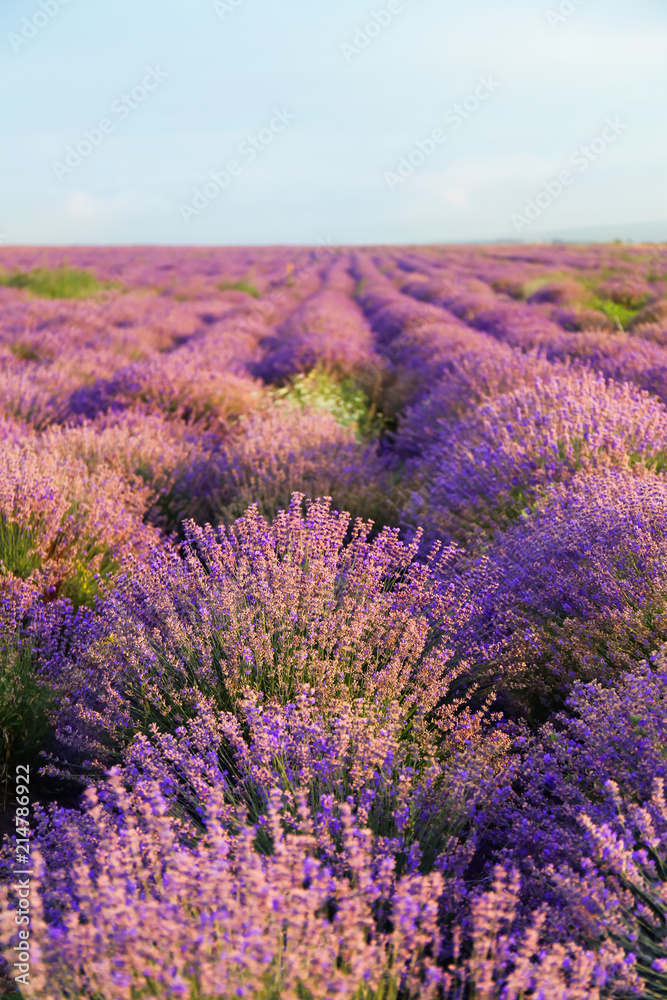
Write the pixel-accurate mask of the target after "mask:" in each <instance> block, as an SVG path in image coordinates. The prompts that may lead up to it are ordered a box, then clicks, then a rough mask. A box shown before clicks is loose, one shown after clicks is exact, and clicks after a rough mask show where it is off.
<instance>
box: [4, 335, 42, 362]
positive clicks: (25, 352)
mask: <svg viewBox="0 0 667 1000" xmlns="http://www.w3.org/2000/svg"><path fill="white" fill-rule="evenodd" d="M9 350H10V351H11V352H12V354H13V355H14V357H16V358H18V359H19V361H39V354H38V353H37V351H36V350H35V348H34V347H31V346H30V344H26V343H25V342H24V341H21V340H19V341H17V342H16V343H15V344H10V345H9Z"/></svg>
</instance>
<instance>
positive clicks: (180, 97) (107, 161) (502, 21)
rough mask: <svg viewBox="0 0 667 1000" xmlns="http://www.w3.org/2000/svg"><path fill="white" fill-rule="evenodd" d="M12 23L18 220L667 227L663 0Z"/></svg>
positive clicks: (168, 0) (464, 234)
mask: <svg viewBox="0 0 667 1000" xmlns="http://www.w3.org/2000/svg"><path fill="white" fill-rule="evenodd" d="M0 46H2V47H3V49H4V51H3V55H2V59H0V88H1V91H2V93H3V95H5V99H4V101H3V108H2V129H1V130H0V233H2V239H3V241H4V242H5V243H6V244H7V243H9V244H26V243H45V244H63V243H65V244H67V243H170V244H179V243H180V244H262V243H264V244H266V243H300V244H314V243H317V242H326V241H329V242H331V243H333V244H351V243H425V242H449V241H468V240H469V241H477V240H495V239H506V238H513V239H542V238H550V237H552V236H561V235H562V236H566V237H570V236H572V237H574V238H581V239H586V238H593V239H595V238H600V239H603V238H609V239H613V238H615V237H619V238H632V239H667V186H666V185H665V183H664V178H665V176H667V130H666V129H665V127H664V95H665V83H666V77H667V63H666V61H665V53H666V52H667V6H666V5H665V3H664V0H632V3H630V2H628V0H576V2H575V0H504V2H503V3H498V2H497V0H494V2H491V0H467V2H466V3H452V2H447V0H377V2H376V3H373V2H371V0H369V2H366V0H328V2H327V0H228V2H225V0H216V2H214V0H68V2H67V3H62V2H61V0H4V2H3V3H2V5H1V6H0ZM480 81H481V82H480ZM149 88H152V89H149ZM476 95H477V96H476ZM457 106H458V110H457ZM101 123H106V124H104V125H103V127H102V128H100V125H101ZM610 123H611V124H610ZM86 133H87V134H86ZM434 135H437V141H436V140H435V139H434V138H433V136H434ZM77 150H78V152H77ZM253 153H254V156H253ZM583 163H585V164H586V166H585V167H584V166H582V164H583ZM228 167H229V168H230V169H227V168H228ZM563 171H566V172H567V173H568V174H569V179H568V180H567V183H561V181H559V179H558V178H559V176H560V175H562V173H563ZM211 174H215V175H217V178H218V179H217V180H213V179H212V177H211ZM561 180H562V178H561ZM205 185H206V187H205ZM559 185H560V190H559ZM197 192H199V194H197ZM529 203H531V204H532V205H533V206H535V207H533V208H528V204H529ZM530 216H532V218H531V217H530ZM521 220H523V221H521Z"/></svg>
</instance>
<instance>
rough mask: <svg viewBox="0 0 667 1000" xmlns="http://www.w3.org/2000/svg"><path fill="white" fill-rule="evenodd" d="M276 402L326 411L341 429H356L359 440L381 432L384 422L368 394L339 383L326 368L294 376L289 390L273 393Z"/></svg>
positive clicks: (287, 387)
mask: <svg viewBox="0 0 667 1000" xmlns="http://www.w3.org/2000/svg"><path fill="white" fill-rule="evenodd" d="M273 395H274V397H275V398H276V400H284V401H285V402H288V403H292V404H295V405H298V406H301V407H302V409H306V408H309V409H311V410H324V411H325V412H327V413H330V414H331V416H332V417H333V418H334V419H335V420H336V422H337V423H338V424H340V426H341V427H350V426H352V425H355V426H356V430H357V432H358V434H359V436H369V435H372V434H373V433H374V431H376V430H377V429H379V427H378V426H376V425H378V424H379V422H380V420H381V418H379V417H378V416H376V415H374V414H373V413H372V408H371V401H370V399H369V398H368V396H367V395H366V393H365V392H364V391H363V390H362V389H360V388H359V387H358V386H356V385H355V383H354V382H353V381H352V380H351V379H349V378H346V379H343V380H342V381H340V382H339V381H337V379H336V378H334V376H333V375H331V374H330V373H329V372H328V371H325V370H324V369H323V368H313V370H312V371H310V372H308V374H307V375H306V374H304V373H300V374H298V375H295V376H294V377H293V378H292V379H291V380H290V381H289V383H288V384H287V385H286V386H283V387H282V388H280V389H274V390H273Z"/></svg>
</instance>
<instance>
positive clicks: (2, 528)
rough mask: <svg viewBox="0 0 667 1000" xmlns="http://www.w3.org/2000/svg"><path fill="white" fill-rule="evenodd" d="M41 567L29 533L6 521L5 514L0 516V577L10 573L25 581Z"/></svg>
mask: <svg viewBox="0 0 667 1000" xmlns="http://www.w3.org/2000/svg"><path fill="white" fill-rule="evenodd" d="M41 565H42V561H41V558H40V556H39V553H38V552H37V551H36V550H35V547H34V543H33V537H32V533H31V531H29V530H28V529H27V528H25V527H24V526H23V525H21V524H18V523H17V522H16V521H10V520H8V518H7V516H6V514H0V576H1V575H2V574H3V573H12V574H13V575H14V576H18V577H19V578H20V579H21V580H27V579H28V577H29V576H30V574H31V573H32V572H33V570H35V569H39V567H40V566H41Z"/></svg>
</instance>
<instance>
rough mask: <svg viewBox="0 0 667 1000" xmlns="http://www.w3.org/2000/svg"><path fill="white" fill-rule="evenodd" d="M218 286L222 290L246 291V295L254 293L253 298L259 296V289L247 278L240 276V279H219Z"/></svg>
mask: <svg viewBox="0 0 667 1000" xmlns="http://www.w3.org/2000/svg"><path fill="white" fill-rule="evenodd" d="M216 287H217V289H218V291H220V292H228V291H232V292H245V293H246V295H252V297H253V299H258V298H259V291H258V289H257V288H256V287H255V286H254V285H253V284H251V283H250V282H249V281H246V279H245V278H239V280H238V281H219V282H218V284H217V286H216Z"/></svg>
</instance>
